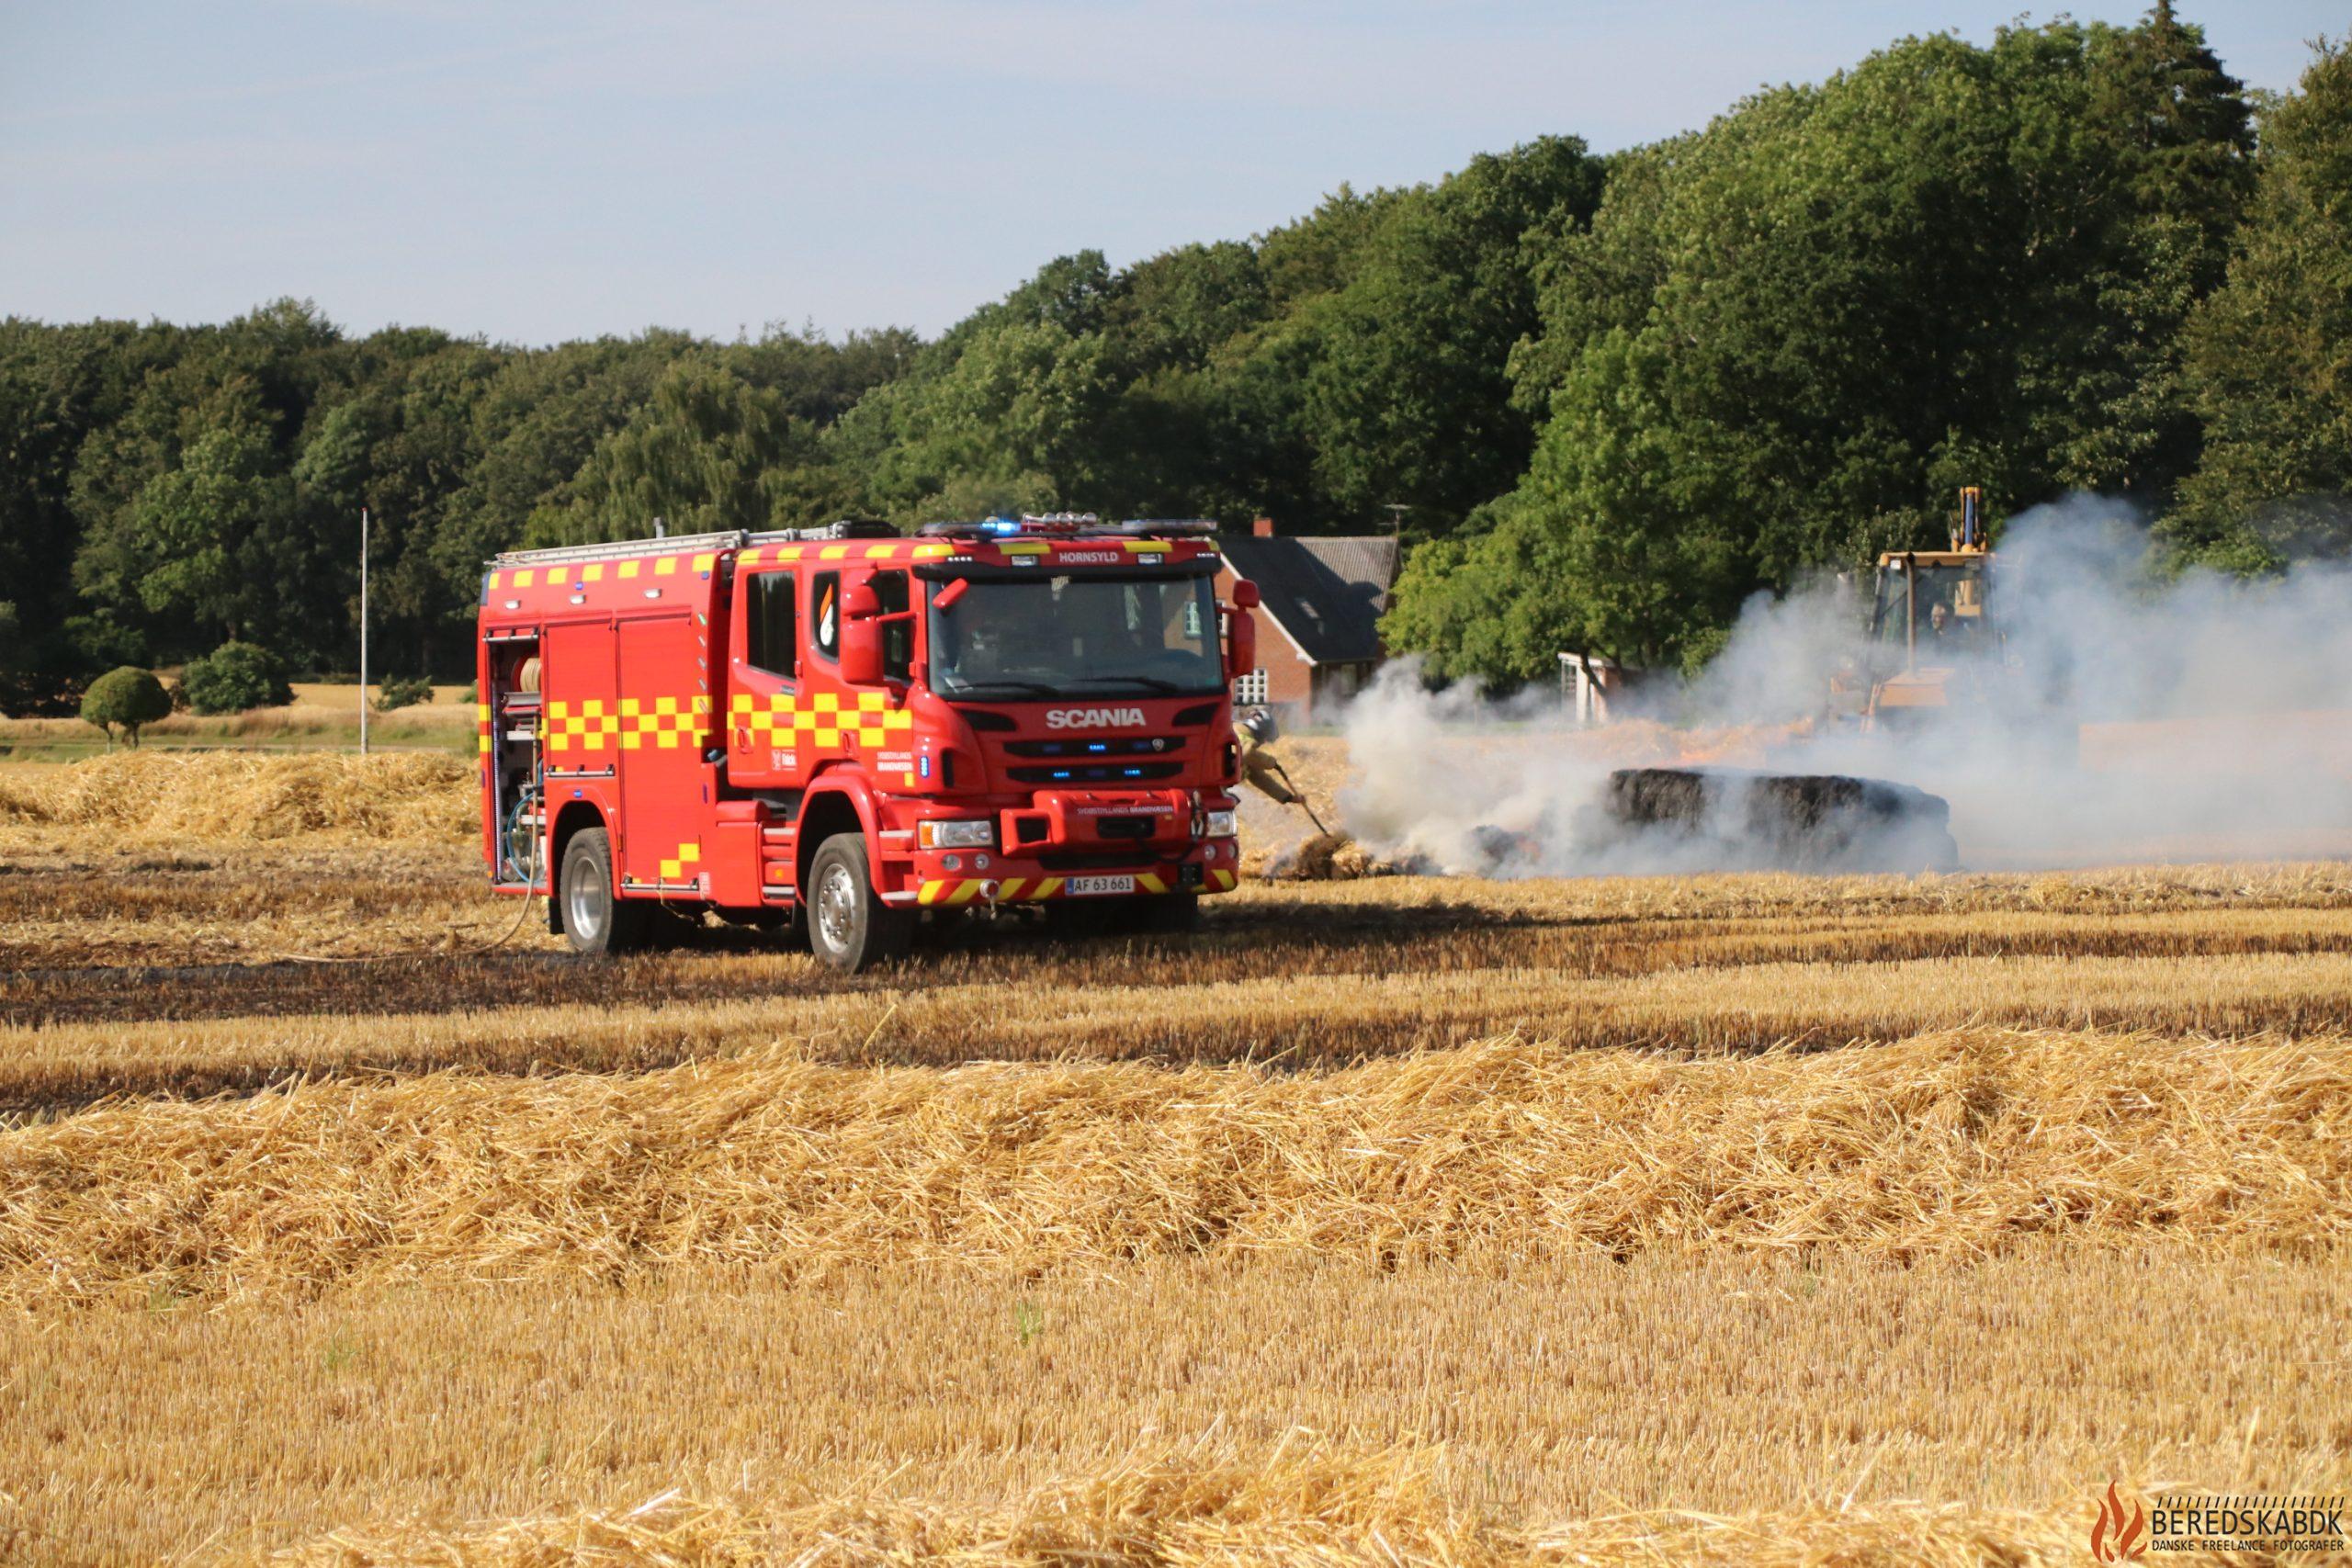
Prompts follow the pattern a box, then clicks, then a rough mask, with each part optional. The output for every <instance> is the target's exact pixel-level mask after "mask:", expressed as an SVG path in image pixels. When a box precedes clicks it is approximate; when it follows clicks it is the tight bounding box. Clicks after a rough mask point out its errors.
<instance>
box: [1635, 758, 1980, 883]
mask: <svg viewBox="0 0 2352 1568" xmlns="http://www.w3.org/2000/svg"><path fill="white" fill-rule="evenodd" d="M1599 816H1600V818H1601V821H1602V824H1603V825H1602V826H1601V827H1600V829H1598V833H1599V834H1600V835H1607V834H1611V833H1615V834H1621V835H1622V834H1625V833H1659V834H1662V835H1664V836H1665V837H1667V838H1668V839H1670V840H1685V841H1689V842H1692V843H1697V842H1701V841H1707V842H1712V843H1717V844H1720V845H1721V846H1722V847H1723V848H1724V851H1725V852H1727V853H1729V854H1732V855H1734V856H1736V857H1737V863H1740V864H1742V865H1746V866H1749V867H1757V868H1764V867H1770V868H1774V869H1781V870H1790V871H1894V872H1907V871H1927V870H1934V871H1950V870H1953V869H1955V868H1957V867H1958V865H1959V863H1960V850H1959V846H1958V845H1957V844H1956V843H1954V842H1953V840H1952V836H1951V804H1950V803H1949V802H1947V801H1946V800H1944V798H1943V797H1942V796H1940V795H1929V794H1928V792H1927V791H1925V790H1920V789H1914V788H1912V787H1911V786H1910V785H1908V784H1890V783H1888V782H1886V781H1885V780H1883V779H1857V778H1848V777H1846V776H1844V775H1842V774H1838V773H1747V772H1743V771H1740V770H1736V769H1727V768H1620V769H1618V770H1617V771H1616V772H1615V773H1611V774H1610V775H1609V786H1608V789H1607V791H1606V793H1605V794H1604V795H1603V796H1602V799H1601V805H1600V812H1599Z"/></svg>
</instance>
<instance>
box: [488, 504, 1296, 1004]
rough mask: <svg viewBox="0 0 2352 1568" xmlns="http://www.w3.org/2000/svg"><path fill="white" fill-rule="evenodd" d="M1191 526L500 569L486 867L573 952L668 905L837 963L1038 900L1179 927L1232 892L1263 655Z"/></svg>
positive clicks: (835, 529) (651, 927)
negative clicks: (1239, 786) (1243, 720)
mask: <svg viewBox="0 0 2352 1568" xmlns="http://www.w3.org/2000/svg"><path fill="white" fill-rule="evenodd" d="M1212 531H1213V525H1209V524H1207V523H1200V522H1136V523H1125V524H1104V523H1100V522H1098V521H1096V520H1095V519H1093V518H1092V517H1091V516H1071V515H1068V514H1062V515H1057V516H1054V517H1049V518H1035V517H1032V518H1023V519H1019V520H1006V519H989V520H987V521H984V522H978V523H948V524H933V525H926V526H924V527H923V528H922V529H920V530H918V532H917V533H916V534H915V535H914V536H900V535H899V533H898V531H897V530H895V529H893V528H891V527H890V526H889V525H887V524H879V523H858V522H851V523H839V524H835V525H831V526H829V527H824V528H814V529H797V530H787V531H782V532H773V533H742V532H736V533H726V534H706V535H701V536H694V537H678V538H662V537H655V538H648V539H637V540H631V541H628V542H626V543H620V544H609V545H591V546H581V547H568V548H559V549H543V550H516V551H511V552H509V553H507V554H504V555H501V556H500V557H498V558H496V559H495V560H493V561H492V562H490V563H489V570H488V572H487V573H486V575H485V576H484V577H483V579H482V591H481V649H480V653H479V669H478V675H479V680H480V684H479V686H478V687H477V690H478V691H479V693H480V694H481V705H480V708H479V710H478V715H477V716H478V719H479V725H480V731H481V790H482V796H481V798H482V853H483V856H484V858H485V859H486V860H487V861H488V863H489V865H490V872H491V879H492V885H493V886H494V887H495V888H496V890H497V891H499V892H501V893H503V894H508V895H512V896H515V897H524V896H527V895H529V894H532V893H540V894H544V895H546V896H547V897H548V919H549V924H550V927H551V929H553V930H556V931H560V932H561V933H562V934H563V935H564V936H565V937H566V938H568V939H569V941H570V942H571V945H572V947H574V948H575V949H577V950H579V951H580V952H582V953H612V952H616V951H619V950H622V949H626V948H628V947H630V946H633V945H637V944H639V943H642V942H648V941H650V940H653V939H654V938H655V936H656V935H658V933H659V932H660V931H661V930H662V929H664V927H663V926H662V919H663V911H664V908H667V909H668V910H669V911H672V912H673V913H683V914H686V915H689V916H691V917H693V918H694V919H697V920H698V919H701V917H702V916H703V915H704V914H705V912H707V911H716V912H717V913H718V915H719V916H721V917H723V918H725V919H729V920H733V921H737V922H741V923H746V924H768V925H779V924H786V923H791V922H795V921H797V922H799V923H801V924H803V925H805V929H806V931H807V933H808V936H809V943H810V945H811V947H812V948H813V950H814V951H815V953H817V955H818V956H819V957H820V958H821V959H823V960H824V961H825V962H826V963H828V964H832V965H834V966H836V967H838V968H842V969H859V968H863V967H865V966H866V965H867V964H872V963H874V962H876V961H877V960H879V959H883V958H887V957H889V956H891V955H892V954H895V953H899V952H901V951H903V950H904V949H905V947H906V946H907V944H908V942H910V940H911V938H912V936H913V934H914V931H915V930H916V927H917V926H918V924H919V923H920V922H922V920H923V919H926V918H931V919H941V918H945V917H947V916H949V915H951V914H955V915H961V914H963V913H966V912H969V911H987V912H989V913H991V914H998V915H1001V914H1003V913H1005V912H1007V911H1009V910H1012V909H1015V908H1028V907H1035V908H1038V909H1040V910H1041V911H1043V912H1045V913H1046V914H1047V915H1048V916H1049V917H1052V918H1056V919H1064V920H1075V921H1077V922H1082V923H1083V924H1085V925H1090V926H1094V925H1121V926H1126V927H1129V928H1131V929H1132V928H1143V929H1178V928H1182V927H1183V926H1185V925H1187V924H1189V923H1190V922H1191V920H1192V919H1193V917H1194V914H1195V911H1196V908H1197V899H1198V897H1199V896H1200V895H1202V894H1204V893H1221V892H1226V891H1229V890H1230V889H1231V888H1233V887H1234V886H1236V885H1237V883H1238V881H1239V870H1240V867H1239V852H1238V846H1237V843H1236V839H1235V823H1234V799H1233V795H1232V793H1231V792H1232V789H1233V786H1234V785H1235V784H1236V783H1237V781H1238V776H1239V756H1238V749H1237V746H1236V741H1235V734H1234V725H1233V712H1232V702H1231V698H1230V693H1231V690H1232V687H1231V681H1232V679H1233V677H1234V676H1235V674H1236V673H1237V672H1238V671H1248V670H1250V669H1251V668H1252V667H1253V665H1254V663H1255V658H1256V651H1255V627H1254V624H1253V622H1252V620H1251V618H1250V615H1249V614H1248V611H1249V610H1250V608H1251V607H1253V606H1254V605H1255V604H1256V603H1257V592H1256V590H1255V588H1254V587H1253V586H1252V585H1250V583H1247V582H1237V583H1236V584H1235V585H1234V588H1233V592H1232V603H1230V604H1220V603H1218V601H1217V598H1216V586H1215V584H1216V572H1217V570H1218V566H1219V562H1220V558H1219V556H1218V553H1217V549H1216V541H1215V540H1214V539H1213V538H1212V537H1210V535H1211V533H1212Z"/></svg>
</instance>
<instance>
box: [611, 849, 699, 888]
mask: <svg viewBox="0 0 2352 1568" xmlns="http://www.w3.org/2000/svg"><path fill="white" fill-rule="evenodd" d="M701 863H702V840H699V839H688V840H686V841H685V842H684V843H683V844H680V845H679V846H678V852H677V853H676V854H674V855H672V856H671V857H670V858H669V859H668V860H665V861H663V862H662V863H661V864H660V865H659V866H657V867H656V868H655V870H654V880H653V882H650V883H646V882H640V881H639V880H638V879H637V878H636V877H634V876H623V877H622V878H621V880H622V881H623V882H625V883H627V884H628V886H632V887H648V886H663V887H667V886H683V885H687V884H691V883H693V882H695V873H694V871H693V870H692V868H693V867H695V866H697V865H700V864H701Z"/></svg>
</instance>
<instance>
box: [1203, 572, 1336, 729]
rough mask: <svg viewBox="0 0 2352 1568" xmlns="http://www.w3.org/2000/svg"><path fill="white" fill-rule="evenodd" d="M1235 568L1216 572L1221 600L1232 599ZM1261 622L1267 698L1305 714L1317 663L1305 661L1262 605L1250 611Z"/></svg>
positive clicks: (1312, 694)
mask: <svg viewBox="0 0 2352 1568" xmlns="http://www.w3.org/2000/svg"><path fill="white" fill-rule="evenodd" d="M1233 581H1234V578H1233V569H1232V568H1231V567H1229V566H1228V567H1221V568H1219V569H1218V570H1217V574H1216V596H1217V600H1218V602H1219V603H1221V604H1231V603H1232V601H1233ZM1250 619H1251V620H1253V621H1255V622H1257V623H1258V668H1259V669H1261V670H1263V671H1265V672H1266V701H1267V702H1268V703H1270V704H1272V705H1276V706H1280V707H1287V708H1289V709H1290V710H1291V712H1292V715H1293V716H1295V717H1303V716H1305V715H1306V711H1307V709H1308V708H1309V706H1311V705H1312V704H1313V702H1314V698H1315V691H1314V674H1315V667H1314V666H1313V665H1312V664H1309V663H1308V662H1307V661H1306V657H1305V656H1304V655H1303V654H1301V653H1300V652H1299V651H1298V649H1295V648H1294V647H1292V646H1291V640H1290V638H1289V637H1285V636H1284V635H1283V628H1282V627H1281V626H1277V625H1276V624H1275V622H1274V618H1273V617H1272V615H1268V614H1266V612H1265V611H1264V610H1262V609H1258V610H1252V611H1250Z"/></svg>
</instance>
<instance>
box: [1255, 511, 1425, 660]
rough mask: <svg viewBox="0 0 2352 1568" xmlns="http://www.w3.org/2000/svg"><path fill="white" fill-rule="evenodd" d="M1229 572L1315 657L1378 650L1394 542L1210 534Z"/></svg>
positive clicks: (1360, 655) (1393, 574) (1362, 655)
mask: <svg viewBox="0 0 2352 1568" xmlns="http://www.w3.org/2000/svg"><path fill="white" fill-rule="evenodd" d="M1217 543H1218V545H1219V547H1221V548H1223V550H1224V551H1225V558H1226V559H1227V561H1228V562H1229V563H1230V564H1231V565H1232V567H1233V570H1234V571H1235V572H1236V573H1238V575H1240V576H1242V577H1246V578H1248V579H1249V580H1250V581H1252V582H1254V583H1256V584H1257V585H1258V592H1259V593H1260V594H1261V596H1262V599H1263V603H1264V605H1265V610H1266V613H1267V614H1268V615H1272V617H1273V618H1274V619H1275V621H1277V622H1278V623H1280V625H1281V626H1282V628H1283V631H1285V632H1287V633H1288V634H1289V635H1290V638H1291V640H1292V641H1293V642H1295V643H1296V644H1298V646H1299V648H1300V649H1301V650H1302V651H1303V652H1305V653H1306V657H1307V658H1308V659H1310V660H1314V661H1315V662H1316V663H1317V664H1355V663H1362V662H1366V661H1369V660H1376V659H1378V658H1379V657H1380V616H1381V613H1382V612H1383V611H1385V610H1386V609H1387V608H1388V588H1389V585H1390V584H1391V583H1393V582H1395V581H1397V541H1396V540H1395V539H1394V538H1390V537H1387V536H1372V537H1369V538H1348V539H1326V538H1314V537H1309V536H1279V535H1278V536H1275V537H1273V538H1271V539H1261V538H1258V537H1255V536H1247V537H1242V538H1233V537H1230V536H1228V537H1226V538H1222V539H1220V540H1218V541H1217Z"/></svg>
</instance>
